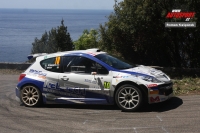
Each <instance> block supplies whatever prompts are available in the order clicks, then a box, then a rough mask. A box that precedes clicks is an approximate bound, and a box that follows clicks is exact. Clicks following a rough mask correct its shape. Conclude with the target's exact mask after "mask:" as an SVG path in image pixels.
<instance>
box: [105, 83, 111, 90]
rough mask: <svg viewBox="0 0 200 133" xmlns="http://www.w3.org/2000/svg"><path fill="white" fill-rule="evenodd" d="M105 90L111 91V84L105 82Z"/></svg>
mask: <svg viewBox="0 0 200 133" xmlns="http://www.w3.org/2000/svg"><path fill="white" fill-rule="evenodd" d="M104 88H106V89H110V82H106V81H104Z"/></svg>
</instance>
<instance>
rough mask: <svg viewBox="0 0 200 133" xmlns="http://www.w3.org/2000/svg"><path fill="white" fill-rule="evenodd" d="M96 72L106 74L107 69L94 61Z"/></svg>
mask: <svg viewBox="0 0 200 133" xmlns="http://www.w3.org/2000/svg"><path fill="white" fill-rule="evenodd" d="M96 68H97V74H108V70H107V69H106V68H105V67H103V66H102V65H100V64H98V63H96Z"/></svg>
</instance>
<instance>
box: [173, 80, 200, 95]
mask: <svg viewBox="0 0 200 133" xmlns="http://www.w3.org/2000/svg"><path fill="white" fill-rule="evenodd" d="M173 83H174V85H173V89H174V94H175V95H183V94H199V92H200V78H199V77H196V78H191V77H184V78H182V79H173Z"/></svg>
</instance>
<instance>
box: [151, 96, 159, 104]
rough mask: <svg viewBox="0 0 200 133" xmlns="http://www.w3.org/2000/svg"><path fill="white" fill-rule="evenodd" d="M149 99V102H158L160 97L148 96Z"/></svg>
mask: <svg viewBox="0 0 200 133" xmlns="http://www.w3.org/2000/svg"><path fill="white" fill-rule="evenodd" d="M149 100H150V102H151V103H155V102H160V97H159V96H156V97H150V98H149Z"/></svg>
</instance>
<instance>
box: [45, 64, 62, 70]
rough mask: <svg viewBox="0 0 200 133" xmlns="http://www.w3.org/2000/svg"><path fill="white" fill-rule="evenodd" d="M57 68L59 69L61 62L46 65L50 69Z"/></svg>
mask: <svg viewBox="0 0 200 133" xmlns="http://www.w3.org/2000/svg"><path fill="white" fill-rule="evenodd" d="M55 67H56V68H57V69H59V64H48V65H47V67H46V69H47V70H48V69H52V68H55Z"/></svg>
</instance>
